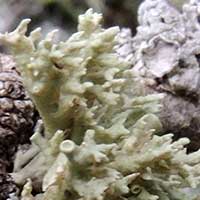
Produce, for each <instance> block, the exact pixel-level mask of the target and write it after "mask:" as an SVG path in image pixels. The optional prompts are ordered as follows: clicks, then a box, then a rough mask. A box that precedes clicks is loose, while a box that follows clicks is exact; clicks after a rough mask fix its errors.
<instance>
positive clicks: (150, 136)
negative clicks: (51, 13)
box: [0, 10, 200, 200]
mask: <svg viewBox="0 0 200 200" xmlns="http://www.w3.org/2000/svg"><path fill="white" fill-rule="evenodd" d="M101 19H102V16H101V15H100V14H96V13H93V11H92V10H88V11H87V12H86V13H85V14H84V15H81V16H80V17H79V26H78V33H76V34H74V35H72V36H71V37H70V38H69V39H68V40H67V41H66V42H60V43H58V44H54V43H53V35H54V32H52V33H50V34H48V35H47V36H46V38H45V39H43V40H41V39H40V30H39V29H36V30H35V31H33V32H32V33H31V34H30V35H29V36H25V33H26V30H27V24H28V23H29V20H25V21H23V22H22V23H21V24H20V25H19V27H18V28H17V29H16V30H15V31H14V32H12V33H8V34H5V35H0V41H1V42H3V43H4V44H6V45H8V46H9V47H10V48H11V50H12V52H13V55H14V56H15V59H16V61H17V63H18V66H19V70H20V72H21V74H22V76H23V79H24V84H25V86H26V88H27V90H28V92H29V94H30V96H31V97H32V99H33V101H34V102H35V104H36V106H37V108H38V110H39V112H40V115H41V117H42V119H43V121H44V127H45V133H44V136H43V134H41V132H40V129H38V130H36V132H35V134H34V135H33V136H32V138H31V141H32V148H31V149H30V150H29V151H28V152H26V153H25V154H23V153H22V152H18V154H17V158H16V163H15V173H13V174H12V175H13V178H14V179H15V181H16V182H17V183H18V184H24V183H25V182H26V181H27V183H26V184H25V186H24V189H23V191H22V194H21V197H22V200H47V199H48V200H67V199H70V200H78V199H79V200H103V199H107V200H126V199H127V200H157V199H160V200H188V199H191V200H195V198H196V200H197V197H196V196H192V195H190V196H188V195H187V194H186V192H184V190H183V189H185V188H196V187H198V185H199V180H200V152H196V153H192V154H189V155H187V154H186V150H185V148H184V145H185V144H187V143H188V142H189V141H188V139H185V138H183V139H180V140H179V141H177V142H173V141H172V136H173V135H172V134H168V135H165V136H158V135H155V133H156V132H157V133H158V132H159V131H161V124H160V121H159V119H158V118H157V117H156V115H155V113H156V112H158V110H159V104H158V100H159V99H160V98H161V96H162V95H149V96H145V97H134V95H133V94H134V91H133V90H134V85H133V84H132V83H133V76H132V73H131V69H130V68H129V65H128V63H125V62H124V61H122V60H119V58H118V56H117V54H116V53H115V51H114V46H115V44H116V41H115V36H116V34H117V33H118V30H119V29H118V28H109V29H103V28H102V27H101V24H100V22H101ZM20 160H21V162H20ZM31 181H33V182H34V181H36V182H37V183H41V184H42V190H43V193H41V194H37V195H36V196H33V195H32V194H31V192H32V184H31ZM33 185H34V184H33Z"/></svg>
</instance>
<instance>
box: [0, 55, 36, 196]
mask: <svg viewBox="0 0 200 200" xmlns="http://www.w3.org/2000/svg"><path fill="white" fill-rule="evenodd" d="M35 121H36V111H35V109H34V105H33V103H32V101H31V100H30V99H29V97H28V96H27V94H26V92H25V90H24V87H23V85H22V81H21V77H20V75H19V73H18V72H17V71H16V69H15V62H14V61H13V58H12V57H11V56H8V55H4V54H0V200H5V199H7V198H8V197H9V195H12V193H15V192H16V191H17V187H16V185H15V184H14V182H13V180H12V178H11V177H10V175H8V174H7V172H11V171H12V167H13V164H12V163H13V159H14V155H15V152H16V150H17V147H18V145H19V144H24V143H28V142H29V137H30V136H31V134H32V132H33V126H34V124H35Z"/></svg>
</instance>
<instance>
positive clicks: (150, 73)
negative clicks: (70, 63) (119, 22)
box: [117, 0, 200, 151]
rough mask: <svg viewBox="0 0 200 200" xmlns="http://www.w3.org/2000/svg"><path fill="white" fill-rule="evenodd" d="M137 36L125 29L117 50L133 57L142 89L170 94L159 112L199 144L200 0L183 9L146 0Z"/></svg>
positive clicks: (172, 128)
mask: <svg viewBox="0 0 200 200" xmlns="http://www.w3.org/2000/svg"><path fill="white" fill-rule="evenodd" d="M138 21H139V26H138V28H137V34H136V36H135V37H133V38H132V37H131V34H130V32H129V31H128V30H122V32H121V35H120V36H119V37H120V38H121V39H120V40H119V41H120V43H121V45H119V46H118V49H117V50H118V53H119V54H120V55H121V56H123V57H125V58H126V59H127V60H129V61H130V62H131V64H132V66H133V73H134V74H135V76H136V77H137V83H134V84H138V91H136V92H138V93H139V94H145V93H154V92H156V93H157V92H162V93H164V94H165V98H164V99H163V102H162V103H163V108H162V110H161V113H160V117H161V119H162V122H163V126H164V131H165V132H172V133H174V134H175V139H177V138H180V137H188V138H190V139H191V143H190V145H189V146H188V150H189V151H195V150H197V149H199V147H200V104H199V101H200V40H199V38H200V2H199V1H198V0H196V1H195V0H191V1H190V3H188V4H185V5H184V6H183V8H182V9H181V10H178V9H177V8H176V7H174V6H173V5H172V4H171V3H170V1H166V0H146V1H145V2H144V3H143V4H142V5H141V7H140V9H139V12H138Z"/></svg>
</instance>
